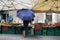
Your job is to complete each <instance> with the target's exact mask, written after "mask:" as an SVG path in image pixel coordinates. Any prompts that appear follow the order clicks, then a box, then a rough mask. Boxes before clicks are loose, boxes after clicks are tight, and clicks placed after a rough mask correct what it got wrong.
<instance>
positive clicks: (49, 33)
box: [47, 28, 54, 36]
mask: <svg viewBox="0 0 60 40" xmlns="http://www.w3.org/2000/svg"><path fill="white" fill-rule="evenodd" d="M47 35H48V36H54V28H48V31H47Z"/></svg>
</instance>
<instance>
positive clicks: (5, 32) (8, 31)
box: [2, 27, 15, 34]
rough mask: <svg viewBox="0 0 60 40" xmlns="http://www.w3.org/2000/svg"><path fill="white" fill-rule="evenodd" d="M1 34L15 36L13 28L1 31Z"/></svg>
mask: <svg viewBox="0 0 60 40" xmlns="http://www.w3.org/2000/svg"><path fill="white" fill-rule="evenodd" d="M2 28H3V27H2ZM2 34H15V29H14V27H8V30H2Z"/></svg>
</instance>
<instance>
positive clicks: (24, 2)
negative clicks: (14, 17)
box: [0, 0, 36, 10]
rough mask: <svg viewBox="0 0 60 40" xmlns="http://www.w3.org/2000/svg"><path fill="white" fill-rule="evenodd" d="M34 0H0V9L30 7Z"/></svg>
mask: <svg viewBox="0 0 60 40" xmlns="http://www.w3.org/2000/svg"><path fill="white" fill-rule="evenodd" d="M35 3H36V0H0V10H14V9H22V8H25V9H26V8H27V9H32V7H33V6H34V5H35Z"/></svg>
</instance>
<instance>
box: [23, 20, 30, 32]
mask: <svg viewBox="0 0 60 40" xmlns="http://www.w3.org/2000/svg"><path fill="white" fill-rule="evenodd" d="M23 24H24V31H25V32H27V29H28V24H29V21H23Z"/></svg>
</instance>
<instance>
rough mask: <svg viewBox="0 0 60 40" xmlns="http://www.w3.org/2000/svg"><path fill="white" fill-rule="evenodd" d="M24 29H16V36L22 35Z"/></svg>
mask: <svg viewBox="0 0 60 40" xmlns="http://www.w3.org/2000/svg"><path fill="white" fill-rule="evenodd" d="M22 31H23V29H22V27H15V34H22Z"/></svg>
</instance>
